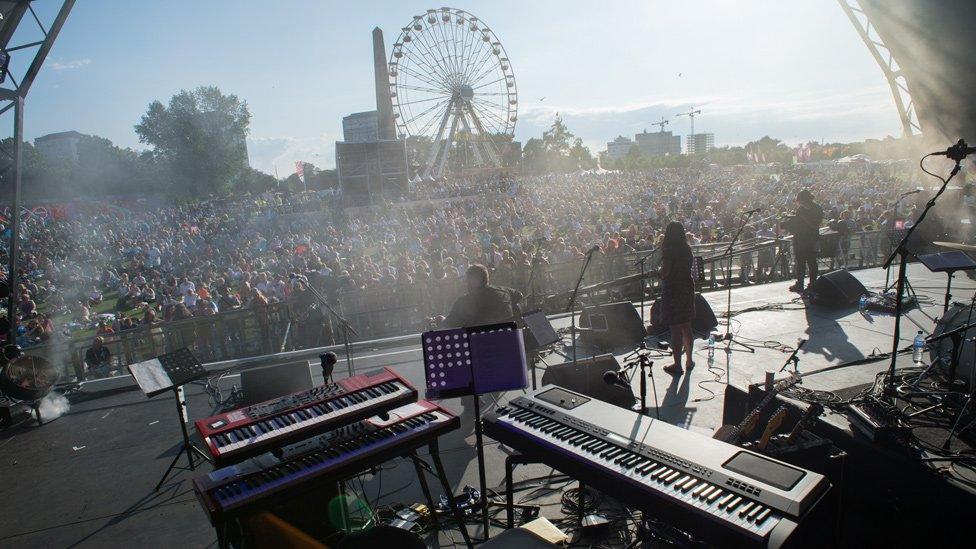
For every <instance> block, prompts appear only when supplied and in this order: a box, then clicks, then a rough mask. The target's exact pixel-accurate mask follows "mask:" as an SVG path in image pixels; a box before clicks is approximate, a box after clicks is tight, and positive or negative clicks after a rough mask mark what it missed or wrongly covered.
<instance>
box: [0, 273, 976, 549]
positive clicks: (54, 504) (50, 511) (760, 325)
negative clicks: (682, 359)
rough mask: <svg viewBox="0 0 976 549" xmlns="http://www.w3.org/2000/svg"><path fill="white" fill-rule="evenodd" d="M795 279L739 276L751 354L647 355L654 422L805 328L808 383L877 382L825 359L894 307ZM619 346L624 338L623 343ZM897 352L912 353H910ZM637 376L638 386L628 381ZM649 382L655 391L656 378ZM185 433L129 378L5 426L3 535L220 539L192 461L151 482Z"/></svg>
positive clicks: (684, 417)
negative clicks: (656, 409)
mask: <svg viewBox="0 0 976 549" xmlns="http://www.w3.org/2000/svg"><path fill="white" fill-rule="evenodd" d="M854 274H855V276H856V277H857V278H858V279H859V280H861V281H862V283H863V284H864V285H865V286H866V287H867V288H868V289H870V290H875V291H877V290H880V289H881V288H882V287H883V286H884V281H885V272H884V271H883V270H881V269H871V270H865V271H859V272H855V273H854ZM909 277H910V280H911V282H912V284H913V285H914V288H915V290H916V291H917V293H918V296H919V298H920V302H921V305H920V307H919V308H915V309H912V310H911V311H909V312H908V314H907V315H906V316H905V319H904V321H903V323H902V330H901V334H902V339H903V342H902V346H903V347H904V346H906V345H909V344H910V343H911V340H912V338H913V337H914V336H915V334H916V331H917V330H922V331H923V332H924V333H926V334H928V333H930V332H931V331H932V330H933V328H934V325H935V321H936V320H938V318H939V317H940V316H941V315H942V306H943V305H942V304H943V295H944V293H945V282H946V277H945V275H943V274H933V273H930V272H928V271H927V270H925V269H924V267H922V266H921V265H917V264H916V265H911V266H910V267H909ZM789 284H790V283H788V282H781V283H774V284H765V285H755V286H746V287H742V288H737V289H734V290H733V291H732V310H733V318H732V331H733V333H735V334H737V336H739V337H741V338H743V339H744V340H746V341H747V342H751V343H754V344H755V345H756V346H757V347H758V348H757V349H756V351H755V353H750V352H744V351H738V350H734V351H732V352H730V353H727V352H725V350H724V347H723V343H722V342H721V341H720V342H719V343H718V344H717V346H716V350H715V353H714V358H713V359H712V360H710V359H709V357H708V353H707V350H706V345H705V342H704V341H703V340H696V342H695V348H696V350H695V361H696V364H697V365H696V367H695V368H694V369H693V370H692V371H691V372H690V373H687V374H686V375H683V376H680V377H672V376H670V375H668V374H667V373H665V372H663V371H662V370H661V366H663V365H664V364H667V363H668V362H670V359H669V358H661V359H658V360H657V361H655V364H654V366H653V368H652V370H653V375H654V381H655V385H656V388H657V397H658V399H659V400H660V415H661V419H662V420H665V421H667V422H669V423H673V424H677V425H680V426H682V427H685V428H688V429H692V430H695V431H699V432H702V433H706V434H711V433H712V432H713V431H714V430H715V429H716V428H718V427H719V426H721V424H722V413H723V400H724V398H723V396H724V392H725V388H726V384H727V383H730V384H732V385H735V386H736V387H739V388H745V387H746V386H747V385H749V384H752V383H760V382H762V381H763V379H764V377H765V375H766V373H767V372H776V371H778V370H780V368H781V367H782V366H783V363H784V361H785V360H786V359H787V357H788V352H784V350H783V349H782V346H784V345H785V346H795V345H796V344H797V340H798V339H800V338H802V339H807V340H808V341H807V343H806V345H805V346H804V347H803V349H802V351H801V352H800V353H799V358H800V360H799V371H800V372H801V373H804V374H807V377H805V378H804V379H803V383H802V386H803V387H805V388H807V389H820V390H841V389H845V388H850V387H856V386H862V385H864V384H867V383H871V382H873V381H874V380H875V374H876V373H878V372H880V371H882V370H884V369H886V368H887V367H888V364H889V363H888V361H887V360H880V361H876V362H871V363H866V364H860V365H857V366H851V367H847V368H838V369H830V368H829V367H830V366H834V365H838V364H843V363H847V362H851V361H857V360H860V359H864V358H867V357H869V356H870V355H871V354H872V353H874V352H887V351H889V350H890V349H891V335H890V334H891V333H892V328H893V325H894V321H893V317H891V316H889V315H880V314H875V315H865V314H862V313H861V312H859V311H858V310H857V309H856V308H847V309H843V310H839V311H838V310H831V309H823V308H818V307H806V308H804V307H803V304H802V303H801V302H798V301H797V300H795V299H794V298H795V294H791V293H789V292H788V291H787V287H788V286H789ZM974 289H976V284H974V283H973V282H972V281H971V280H969V279H968V278H967V277H965V276H958V277H956V278H955V279H954V281H953V294H954V296H955V297H954V300H955V301H960V302H962V301H967V302H968V300H969V299H970V298H971V297H972V296H973V292H974ZM725 295H726V294H725V292H724V291H719V292H713V293H709V294H706V298H707V300H708V301H709V303H710V304H711V305H712V307H713V309H714V311H715V312H716V314H717V315H718V314H720V313H721V312H723V311H724V309H725ZM648 305H649V304H648ZM753 309H755V310H753ZM737 312H738V313H737ZM568 323H569V319H568V318H558V319H555V320H554V321H553V324H554V326H555V327H556V328H557V329H559V328H564V327H566V326H568ZM720 329H722V330H723V331H724V328H721V327H720ZM418 339H419V338H418ZM360 347H363V346H360ZM367 347H368V346H367ZM581 351H582V350H581ZM566 352H568V351H566ZM627 352H628V350H626V349H621V350H620V353H619V354H620V356H622V355H624V354H626V353H627ZM584 356H586V353H585V352H581V353H580V357H584ZM340 358H341V353H340ZM909 358H910V357H909ZM547 360H548V361H549V363H550V364H553V363H556V362H560V361H562V360H564V359H562V358H560V357H558V356H556V355H551V356H550V357H549V358H548V359H547ZM317 362H318V361H317V360H316V361H315V364H316V367H315V368H314V370H315V371H316V373H317V372H318V367H317ZM354 362H355V369H356V372H357V373H363V372H370V371H374V370H375V369H377V368H379V367H382V366H389V367H392V368H394V369H395V370H396V371H397V372H399V373H400V374H401V375H403V376H404V377H405V378H407V379H408V380H410V381H411V382H412V383H413V384H414V385H415V386H416V387H418V389H421V388H422V387H423V363H422V360H421V356H420V351H419V346H418V345H416V344H412V343H411V344H400V345H397V346H393V347H390V346H386V347H383V348H379V346H377V348H376V349H375V350H370V349H369V348H367V349H365V350H361V351H359V352H357V354H356V357H355V361H354ZM901 363H903V364H905V365H908V364H910V361H903V362H901ZM901 363H900V364H901ZM820 370H824V371H822V372H820ZM335 372H336V376H337V377H342V376H344V375H345V374H346V365H345V362H344V361H342V360H340V362H339V364H337V366H336V370H335ZM541 374H542V373H541V372H539V378H540V379H541ZM320 379H321V378H320V377H319V378H318V379H317V381H319V380H320ZM224 383H225V384H226V385H227V386H228V387H229V385H230V384H232V383H236V384H239V378H238V377H236V376H226V377H225V379H224ZM634 386H635V392H636V380H634ZM648 387H649V390H650V384H649V385H648ZM422 392H423V391H422V390H421V394H422ZM188 397H189V416H190V418H191V420H192V419H198V418H201V417H205V416H209V415H211V412H212V408H211V405H210V404H209V403H208V401H207V396H206V394H204V393H203V392H202V390H201V387H200V386H197V385H191V386H188ZM499 397H500V398H499V399H500V401H501V402H504V401H505V400H506V399H507V395H500V396H499ZM485 402H487V400H485ZM648 403H649V404H650V405H651V406H653V404H654V397H653V395H649V396H648ZM444 404H445V405H446V407H448V408H450V409H452V410H454V411H456V412H458V413H460V414H461V416H462V428H461V430H459V431H455V432H453V433H452V434H451V435H449V436H447V437H445V438H444V439H442V441H441V449H442V458H443V460H444V464H445V466H446V468H447V475H448V477H449V480H450V482H451V483H452V485H453V486H455V487H456V488H457V491H458V492H459V491H460V489H461V488H463V487H464V486H465V485H470V486H477V484H478V474H477V464H476V461H475V459H474V452H473V451H472V449H473V447H474V434H473V421H472V420H473V418H472V415H473V413H472V411H471V406H470V403H464V402H461V401H459V400H457V399H453V400H448V401H445V402H444ZM652 414H653V410H652ZM179 441H180V431H179V427H178V425H177V421H176V415H175V411H174V403H173V400H172V397H170V396H168V395H160V396H158V397H156V398H152V399H148V398H146V397H145V396H144V395H143V394H142V393H141V392H139V391H137V390H122V391H115V392H109V393H91V394H82V395H76V396H74V397H73V402H72V405H71V408H70V410H69V411H68V412H67V413H66V414H65V415H63V416H62V417H60V418H57V419H55V420H53V421H51V422H50V423H48V424H45V425H43V426H41V427H35V426H33V424H32V425H31V426H29V427H19V428H13V429H9V430H7V431H5V432H2V433H0V479H2V481H0V501H2V502H3V510H4V512H3V513H0V547H18V548H25V547H106V546H122V545H126V546H148V547H171V546H184V547H186V546H188V547H204V546H215V545H216V540H215V536H214V532H213V530H212V529H211V527H210V525H209V523H208V522H207V520H206V518H205V515H204V513H203V512H202V510H201V509H200V507H199V505H198V503H197V501H196V499H195V497H194V495H193V492H192V490H191V487H190V483H189V479H190V478H191V475H190V474H189V473H186V472H181V473H180V474H179V475H177V476H175V477H173V478H172V479H171V481H170V482H168V483H167V484H166V485H164V487H163V488H162V489H161V490H160V491H159V492H158V493H153V491H152V489H153V486H154V485H155V484H156V482H157V480H158V479H159V478H160V476H161V475H162V473H163V471H164V470H165V468H166V466H167V465H168V463H169V461H170V460H171V459H172V457H173V456H174V455H175V452H177V451H178V449H179ZM506 455H507V453H506V450H505V449H504V448H502V447H500V446H499V445H497V444H496V443H494V442H493V441H491V440H490V439H488V440H486V461H487V471H488V485H489V487H490V488H496V489H499V488H500V487H501V486H503V482H504V478H503V471H504V465H503V464H504V458H505V456H506ZM204 467H206V465H205V466H204ZM205 470H209V469H205ZM549 473H550V469H548V468H546V467H542V466H536V465H533V466H525V467H520V468H518V469H516V477H515V478H516V481H518V480H520V479H522V480H524V479H529V478H535V477H539V476H544V475H548V474H549ZM570 486H573V485H572V484H566V483H565V482H562V483H560V484H558V485H556V486H554V488H560V489H561V488H565V487H570ZM349 488H350V489H354V490H355V491H356V492H357V493H358V495H359V496H360V497H361V498H363V499H364V500H365V501H367V502H368V503H369V504H370V505H373V506H375V505H388V504H391V503H394V502H401V503H405V504H411V503H414V502H419V501H423V496H422V494H421V491H420V488H419V485H418V483H417V481H416V477H415V473H414V468H413V467H412V465H411V463H410V462H408V461H404V460H399V461H396V462H393V463H389V464H387V465H385V466H384V467H383V468H382V470H381V471H380V472H378V473H377V474H376V475H366V476H364V477H363V483H362V485H360V484H359V483H358V482H356V483H349ZM432 489H433V491H434V493H435V498H436V497H437V495H438V494H439V493H440V491H439V490H438V489H437V487H436V483H435V484H432ZM530 495H531V496H539V497H535V498H533V499H532V500H531V503H532V504H533V505H540V504H542V505H543V507H542V511H541V514H542V515H543V516H546V517H547V518H550V519H558V518H560V517H561V516H562V515H561V513H560V507H559V497H560V495H561V492H560V491H559V490H553V491H542V492H540V493H532V491H530V490H527V491H523V492H520V494H518V495H517V496H516V501H519V500H520V499H521V500H523V501H524V500H525V498H526V497H529V496H530ZM498 516H499V518H502V517H503V516H504V514H503V513H502V514H500V515H498ZM468 528H469V531H470V532H471V533H472V535H473V536H476V537H481V536H482V535H483V533H482V532H481V527H480V525H478V524H476V523H475V521H472V522H471V523H470V524H469V526H468ZM500 531H501V529H500V528H499V529H497V532H500ZM494 532H496V530H495V529H493V533H494ZM460 540H461V538H460V535H459V533H458V532H457V530H447V531H445V532H442V533H440V534H439V535H432V536H431V537H429V538H428V539H427V541H428V544H429V545H432V546H440V547H446V546H451V545H452V543H453V542H454V541H457V542H460Z"/></svg>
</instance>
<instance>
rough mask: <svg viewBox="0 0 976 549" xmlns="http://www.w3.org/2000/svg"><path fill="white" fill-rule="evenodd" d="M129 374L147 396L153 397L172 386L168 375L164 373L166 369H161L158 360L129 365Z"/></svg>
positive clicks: (161, 365) (160, 363)
mask: <svg viewBox="0 0 976 549" xmlns="http://www.w3.org/2000/svg"><path fill="white" fill-rule="evenodd" d="M129 372H130V373H131V374H132V377H134V378H135V380H136V383H137V384H138V385H139V388H140V389H142V392H143V393H146V395H147V396H153V395H154V394H157V393H160V392H162V391H165V390H167V389H169V388H171V387H172V386H173V382H172V380H170V378H169V374H168V373H166V369H165V368H163V364H162V362H160V361H159V359H158V358H153V359H151V360H146V361H145V362H137V363H135V364H130V365H129Z"/></svg>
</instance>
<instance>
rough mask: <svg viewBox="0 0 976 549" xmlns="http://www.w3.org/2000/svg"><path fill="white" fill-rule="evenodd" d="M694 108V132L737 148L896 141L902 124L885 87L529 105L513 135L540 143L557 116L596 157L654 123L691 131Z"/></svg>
mask: <svg viewBox="0 0 976 549" xmlns="http://www.w3.org/2000/svg"><path fill="white" fill-rule="evenodd" d="M692 106H694V107H695V108H696V109H701V110H702V114H701V115H699V116H697V117H695V131H696V132H711V133H714V134H715V141H716V144H717V145H719V146H723V145H742V144H745V143H747V142H749V141H752V140H754V139H758V138H760V137H762V136H764V135H769V136H772V137H776V138H779V139H782V140H784V141H786V142H790V143H799V142H801V141H806V140H812V139H816V140H819V139H821V138H830V139H831V140H834V139H836V140H842V141H847V140H849V141H854V140H862V139H865V138H869V137H884V136H886V135H898V134H899V133H900V129H901V126H900V124H899V121H898V115H897V112H896V110H895V107H894V104H893V102H892V99H891V95H890V91H889V90H888V88H887V87H886V86H884V85H879V86H869V87H864V88H858V89H852V90H845V91H833V90H831V91H810V92H800V93H797V92H796V91H786V90H776V89H766V90H761V91H756V92H754V93H751V94H749V95H714V96H698V97H676V98H666V97H665V98H659V97H650V98H646V99H644V100H642V101H637V102H633V103H630V104H625V105H614V106H592V107H590V106H585V107H578V106H575V105H532V106H529V107H528V108H526V109H524V110H523V111H522V112H521V113H519V127H518V129H517V137H518V138H519V139H521V140H522V141H523V142H524V141H526V140H527V139H528V138H530V137H539V136H541V135H542V132H543V131H544V130H545V129H546V128H548V127H549V126H550V125H551V124H552V120H553V118H554V117H555V115H556V113H557V112H558V113H559V115H560V116H561V117H562V118H563V121H564V122H565V123H566V124H567V126H568V127H569V130H570V131H572V132H573V133H574V134H576V135H577V136H579V137H581V138H583V141H584V144H585V145H586V146H588V147H589V148H590V150H591V151H592V152H594V153H596V152H598V151H601V150H604V149H606V142H607V141H611V140H613V139H614V138H616V137H617V136H618V135H623V136H627V137H630V138H633V136H634V134H636V133H640V132H642V131H644V130H645V129H646V130H647V131H657V128H656V127H654V126H651V123H652V122H656V121H658V120H660V119H661V118H662V117H663V118H665V119H667V120H669V121H670V124H669V125H668V126H667V127H666V128H665V129H666V130H668V131H672V132H674V133H676V134H679V135H681V136H682V141H684V136H685V134H687V133H689V129H690V128H689V126H690V125H689V120H688V118H687V117H678V116H675V115H676V114H677V113H679V112H685V111H687V110H688V109H689V108H691V107H692Z"/></svg>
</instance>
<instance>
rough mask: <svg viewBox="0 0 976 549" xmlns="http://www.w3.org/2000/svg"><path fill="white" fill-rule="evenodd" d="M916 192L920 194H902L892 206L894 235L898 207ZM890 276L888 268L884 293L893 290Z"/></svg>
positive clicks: (892, 229) (912, 192) (892, 230)
mask: <svg viewBox="0 0 976 549" xmlns="http://www.w3.org/2000/svg"><path fill="white" fill-rule="evenodd" d="M916 192H918V191H911V192H907V193H902V194H901V195H899V196H898V200H895V203H894V205H893V206H892V210H891V229H890V230H891V232H892V233H894V232H895V221H897V220H898V205H899V204H901V201H902V200H904V199H905V198H907V197H908V196H910V195H913V194H915V193H916ZM890 276H891V268H890V267H888V268H886V269H885V285H884V291H885V292H887V291H888V290H891V288H892V285H891V283H890V282H889V277H890Z"/></svg>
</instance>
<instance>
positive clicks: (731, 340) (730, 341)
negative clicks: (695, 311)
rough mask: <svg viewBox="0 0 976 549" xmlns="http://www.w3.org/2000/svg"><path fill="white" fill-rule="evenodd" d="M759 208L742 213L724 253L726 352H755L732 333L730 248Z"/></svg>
mask: <svg viewBox="0 0 976 549" xmlns="http://www.w3.org/2000/svg"><path fill="white" fill-rule="evenodd" d="M761 209H762V208H755V209H752V210H749V211H748V212H746V213H744V214H742V215H743V218H742V223H740V224H739V230H737V231H736V232H735V236H733V237H732V242H729V247H728V248H727V249H726V250H725V255H727V256H728V257H729V270H728V271H727V272H726V274H725V293H726V296H725V335H724V336H722V341H725V342H726V344H725V352H726V353H731V352H732V351H742V350H744V351H749V352H750V353H755V352H756V349H755V348H754V347H752V346H751V345H746V344H745V343H742V342H741V341H736V339H735V336H733V335H732V248H733V247H735V243H736V242H738V240H739V236H741V235H742V231H743V230H745V228H746V225H747V224H748V223H749V220H750V219H752V214H754V213H756V212H758V211H759V210H761ZM732 345H738V346H740V347H742V349H733V348H732Z"/></svg>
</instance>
